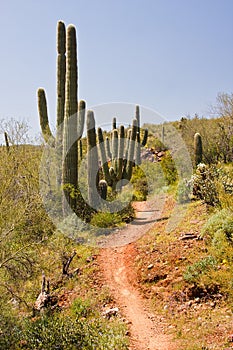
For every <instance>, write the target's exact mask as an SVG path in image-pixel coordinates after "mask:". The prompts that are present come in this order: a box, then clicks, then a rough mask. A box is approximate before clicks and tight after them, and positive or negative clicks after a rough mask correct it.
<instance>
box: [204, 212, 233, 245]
mask: <svg viewBox="0 0 233 350" xmlns="http://www.w3.org/2000/svg"><path fill="white" fill-rule="evenodd" d="M202 235H208V236H209V237H210V238H211V239H212V240H213V242H214V244H217V241H218V238H220V237H222V236H223V237H224V238H225V239H226V240H227V241H228V242H231V243H233V213H232V211H231V210H229V209H222V210H220V211H217V212H216V213H215V214H213V215H212V216H211V217H210V219H209V220H208V221H207V223H206V224H205V226H204V227H203V229H202Z"/></svg>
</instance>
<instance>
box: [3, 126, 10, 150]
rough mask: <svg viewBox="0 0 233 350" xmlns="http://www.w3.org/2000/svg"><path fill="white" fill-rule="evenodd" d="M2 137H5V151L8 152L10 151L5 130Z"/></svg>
mask: <svg viewBox="0 0 233 350" xmlns="http://www.w3.org/2000/svg"><path fill="white" fill-rule="evenodd" d="M4 138H5V144H6V150H7V153H9V152H10V144H9V138H8V134H7V132H6V131H5V132H4Z"/></svg>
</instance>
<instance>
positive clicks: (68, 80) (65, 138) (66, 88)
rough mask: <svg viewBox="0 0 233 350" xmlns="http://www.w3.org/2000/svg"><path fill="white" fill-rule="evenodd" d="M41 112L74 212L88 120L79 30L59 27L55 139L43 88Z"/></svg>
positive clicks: (43, 125)
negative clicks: (74, 191)
mask: <svg viewBox="0 0 233 350" xmlns="http://www.w3.org/2000/svg"><path fill="white" fill-rule="evenodd" d="M37 94H38V110H39V116H40V125H41V130H42V134H43V137H44V140H45V142H46V143H48V144H49V145H50V146H52V147H55V149H56V161H57V164H56V167H57V168H58V171H57V185H58V186H60V185H61V184H62V185H63V187H64V194H65V198H66V200H67V202H68V204H69V206H70V207H71V208H72V209H75V207H76V200H75V198H74V196H71V195H70V189H69V191H68V190H67V185H68V187H69V186H71V187H72V188H73V189H76V188H77V185H78V141H79V140H80V139H81V137H82V133H83V128H84V119H85V108H86V107H85V102H84V101H82V100H81V101H80V102H79V103H78V67H77V42H76V29H75V27H74V26H73V25H69V26H68V27H67V30H66V27H65V24H64V23H63V22H62V21H59V22H58V25H57V121H56V125H57V130H56V135H55V136H53V135H52V132H51V129H50V126H49V120H48V112H47V101H46V95H45V91H44V89H42V88H40V89H38V92H37Z"/></svg>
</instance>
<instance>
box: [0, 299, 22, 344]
mask: <svg viewBox="0 0 233 350" xmlns="http://www.w3.org/2000/svg"><path fill="white" fill-rule="evenodd" d="M1 306H2V305H1ZM9 309H10V308H8V311H7V312H6V310H4V307H1V317H0V349H9V350H17V349H18V344H19V340H20V333H21V327H20V324H19V322H18V320H17V318H16V317H15V316H14V315H13V314H12V313H10V312H9Z"/></svg>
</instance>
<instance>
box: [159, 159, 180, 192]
mask: <svg viewBox="0 0 233 350" xmlns="http://www.w3.org/2000/svg"><path fill="white" fill-rule="evenodd" d="M160 164H161V167H162V169H163V172H164V177H165V180H166V183H167V185H171V184H173V183H174V182H176V180H177V176H178V174H177V169H176V166H175V162H174V160H173V158H172V156H171V154H170V153H169V152H166V153H165V155H164V156H163V157H162V159H161V162H160Z"/></svg>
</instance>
